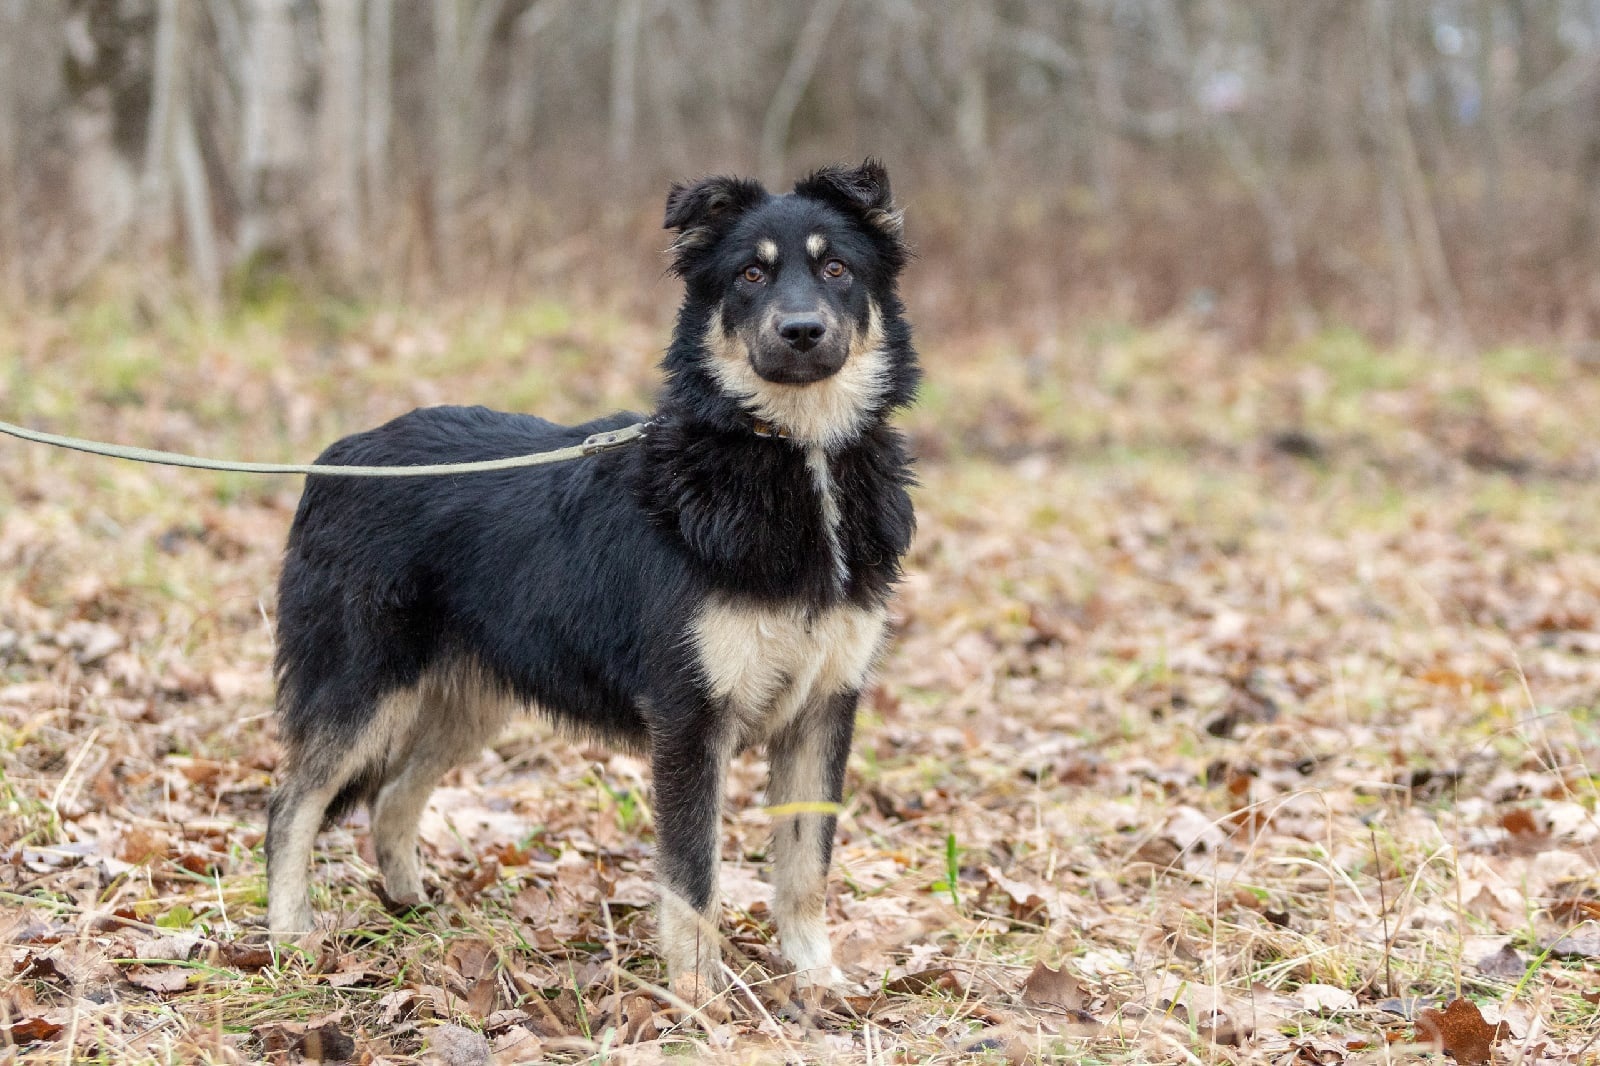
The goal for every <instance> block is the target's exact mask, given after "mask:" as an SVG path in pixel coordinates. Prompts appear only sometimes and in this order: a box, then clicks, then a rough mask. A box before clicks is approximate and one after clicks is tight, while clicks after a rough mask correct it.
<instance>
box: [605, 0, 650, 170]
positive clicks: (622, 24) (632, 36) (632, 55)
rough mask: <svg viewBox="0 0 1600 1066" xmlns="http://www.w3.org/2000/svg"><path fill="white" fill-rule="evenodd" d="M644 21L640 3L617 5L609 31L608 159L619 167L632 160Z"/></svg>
mask: <svg viewBox="0 0 1600 1066" xmlns="http://www.w3.org/2000/svg"><path fill="white" fill-rule="evenodd" d="M643 19H644V3H643V0H621V2H620V3H619V4H617V20H616V22H615V23H614V24H613V26H612V30H611V158H612V159H613V160H615V161H616V162H618V163H626V162H628V161H629V160H631V159H632V158H633V138H634V131H635V127H636V126H637V125H638V121H639V101H638V81H639V25H640V23H641V22H642V21H643Z"/></svg>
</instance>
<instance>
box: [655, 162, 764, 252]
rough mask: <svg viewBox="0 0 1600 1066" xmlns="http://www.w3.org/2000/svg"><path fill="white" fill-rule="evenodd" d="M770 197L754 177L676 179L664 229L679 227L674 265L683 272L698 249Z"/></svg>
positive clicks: (670, 196) (668, 202)
mask: <svg viewBox="0 0 1600 1066" xmlns="http://www.w3.org/2000/svg"><path fill="white" fill-rule="evenodd" d="M766 198H767V190H766V189H764V188H763V187H762V185H761V183H760V182H759V181H755V180H753V179H750V178H702V179H700V180H699V181H697V182H694V183H693V184H690V185H683V184H680V183H678V182H674V183H673V185H672V190H671V191H670V192H668V193H667V214H666V219H665V221H664V222H663V223H662V228H664V229H675V230H677V231H678V237H677V239H676V240H674V241H673V242H672V254H673V269H674V271H676V272H677V273H678V274H680V275H681V274H683V273H684V271H685V269H686V268H687V267H688V265H689V262H690V260H692V259H693V258H694V253H695V252H696V251H697V250H699V249H701V248H704V247H705V246H707V245H709V244H710V243H711V242H712V241H714V240H715V239H716V238H717V237H718V236H719V235H720V234H721V233H722V232H723V231H724V230H725V229H726V228H727V226H728V224H729V223H731V222H732V221H733V220H734V219H736V218H738V217H739V216H740V215H742V214H743V213H744V212H746V211H748V210H750V208H752V207H755V206H756V205H757V204H759V203H761V202H762V201H763V200H765V199H766Z"/></svg>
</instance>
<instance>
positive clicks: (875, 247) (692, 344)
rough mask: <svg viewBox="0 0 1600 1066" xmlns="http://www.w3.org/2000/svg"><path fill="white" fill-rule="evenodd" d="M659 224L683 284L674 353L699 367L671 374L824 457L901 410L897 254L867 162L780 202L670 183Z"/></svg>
mask: <svg viewBox="0 0 1600 1066" xmlns="http://www.w3.org/2000/svg"><path fill="white" fill-rule="evenodd" d="M666 225H667V227H668V228H671V229H676V230H678V238H677V240H676V241H675V242H674V243H673V246H672V252H673V267H674V270H675V272H676V273H677V274H678V275H679V276H681V277H682V278H683V279H684V281H685V283H686V285H687V287H688V301H687V306H686V313H685V315H684V318H683V319H682V321H681V322H680V336H679V338H678V341H677V343H675V345H674V349H675V355H676V356H677V357H678V359H679V360H689V361H692V362H696V363H698V366H697V367H689V366H681V365H680V366H674V365H673V362H674V360H673V358H672V357H669V369H670V370H672V371H674V373H675V376H676V375H677V374H678V373H679V372H680V371H688V370H691V369H698V370H700V371H703V372H704V375H705V377H707V378H709V381H710V383H711V384H712V385H713V386H714V387H715V389H716V390H717V391H718V392H719V393H720V394H721V396H722V397H724V398H725V399H726V400H727V401H730V402H731V403H732V404H733V405H734V406H735V407H736V408H738V409H739V410H742V411H743V412H744V413H745V414H747V415H748V416H750V417H752V418H755V419H758V420H762V421H765V422H766V423H768V424H770V425H771V426H773V427H774V428H775V429H776V430H777V431H778V432H781V433H783V434H784V435H787V436H792V437H796V438H800V439H803V440H806V441H809V442H813V443H818V444H822V445H825V446H834V445H839V444H842V443H845V442H846V441H848V440H849V439H851V438H852V437H853V436H854V435H855V434H857V433H859V432H860V431H861V430H862V429H863V428H864V427H865V426H866V425H867V424H868V423H869V422H870V421H871V419H872V418H873V417H874V416H877V415H881V414H882V413H883V412H884V411H886V410H888V409H889V408H892V407H894V406H897V405H899V404H901V403H905V402H906V401H907V400H909V398H910V392H911V390H912V388H914V386H915V378H916V369H915V356H914V354H913V353H912V351H911V348H910V341H909V331H908V330H907V328H906V326H905V324H904V322H903V321H901V319H900V301H899V298H898V296H897V294H896V290H895V282H896V278H897V277H898V275H899V273H900V269H901V267H902V266H904V264H905V260H906V247H905V244H904V241H903V239H902V237H901V232H900V230H901V216H900V212H899V211H898V210H896V209H895V206H894V202H893V199H892V197H891V195H890V191H889V176H888V174H887V173H886V172H885V171H884V169H883V167H882V166H881V165H880V164H878V163H876V162H874V161H872V160H868V161H867V162H865V163H863V164H862V165H861V166H859V167H842V166H835V167H825V168H823V169H822V170H818V171H816V172H815V173H813V174H812V175H810V176H809V177H807V178H805V179H803V180H802V181H800V182H798V183H797V184H796V185H795V187H794V191H793V192H792V193H790V194H788V195H783V196H773V195H771V194H769V193H768V192H767V191H766V190H765V189H764V188H762V187H761V185H760V184H759V183H758V182H755V181H750V180H748V179H742V178H723V177H718V178H707V179H705V180H702V181H699V182H695V183H693V184H690V185H676V186H674V187H673V189H672V192H671V193H670V194H669V195H668V197H667V213H666ZM685 330H687V331H688V332H689V334H690V335H689V336H687V337H685V336H683V335H682V334H683V332H684V331H685ZM679 349H683V350H681V351H680V350H679ZM694 376H695V377H697V378H699V377H700V375H694ZM701 380H704V379H703V378H702V379H701Z"/></svg>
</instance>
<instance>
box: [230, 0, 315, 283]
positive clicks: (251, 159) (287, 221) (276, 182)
mask: <svg viewBox="0 0 1600 1066" xmlns="http://www.w3.org/2000/svg"><path fill="white" fill-rule="evenodd" d="M247 34H248V40H249V62H248V63H247V64H246V65H245V80H244V91H243V95H244V187H243V189H242V190H241V197H240V199H241V200H242V219H241V222H240V226H239V241H238V248H237V255H238V260H239V261H240V262H241V263H249V262H250V261H251V260H253V259H255V258H257V257H259V256H266V257H269V258H283V257H286V256H288V255H289V254H290V253H291V252H292V251H293V250H294V248H293V237H294V234H293V229H294V227H293V224H292V223H293V214H292V211H293V204H294V201H295V196H296V194H297V193H298V192H299V185H300V182H301V179H302V177H303V174H302V169H303V161H304V148H303V144H304V140H303V137H302V134H301V130H302V121H301V119H302V116H301V113H300V105H299V101H298V100H297V99H296V96H297V93H296V89H297V87H298V81H299V78H298V73H299V70H300V57H299V55H298V53H297V49H296V48H295V40H294V10H293V4H292V0H250V21H249V28H248V30H247Z"/></svg>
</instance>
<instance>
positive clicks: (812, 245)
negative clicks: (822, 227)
mask: <svg viewBox="0 0 1600 1066" xmlns="http://www.w3.org/2000/svg"><path fill="white" fill-rule="evenodd" d="M827 250H828V238H826V237H824V236H823V235H822V234H820V233H813V234H812V235H811V236H809V237H807V238H806V251H808V252H810V253H811V258H813V259H821V258H822V253H823V252H826V251H827Z"/></svg>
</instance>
